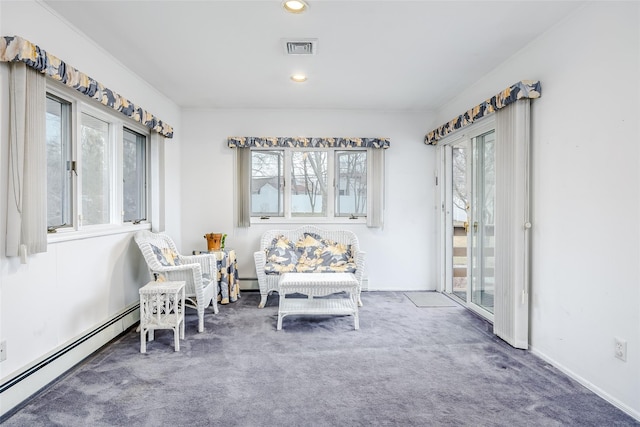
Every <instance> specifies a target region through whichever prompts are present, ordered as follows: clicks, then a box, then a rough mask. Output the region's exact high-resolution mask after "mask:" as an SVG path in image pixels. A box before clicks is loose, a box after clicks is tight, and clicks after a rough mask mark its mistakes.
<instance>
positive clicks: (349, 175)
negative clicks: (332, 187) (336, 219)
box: [336, 151, 367, 216]
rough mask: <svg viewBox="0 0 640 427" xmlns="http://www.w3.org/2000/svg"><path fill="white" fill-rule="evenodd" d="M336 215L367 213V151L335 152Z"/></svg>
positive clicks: (361, 214)
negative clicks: (336, 168)
mask: <svg viewBox="0 0 640 427" xmlns="http://www.w3.org/2000/svg"><path fill="white" fill-rule="evenodd" d="M336 157H337V163H338V176H337V186H338V188H337V194H336V200H337V203H336V204H337V206H336V216H352V215H353V216H366V214H367V152H366V151H348V152H347V151H339V152H338V153H337V156H336Z"/></svg>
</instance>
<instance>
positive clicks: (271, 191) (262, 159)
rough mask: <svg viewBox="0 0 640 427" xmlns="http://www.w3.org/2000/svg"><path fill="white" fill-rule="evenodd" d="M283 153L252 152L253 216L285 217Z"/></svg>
mask: <svg viewBox="0 0 640 427" xmlns="http://www.w3.org/2000/svg"><path fill="white" fill-rule="evenodd" d="M283 160H284V155H283V152H282V151H252V152H251V216H283V215H284V203H283V197H282V196H283V194H282V189H283V187H284V161H283Z"/></svg>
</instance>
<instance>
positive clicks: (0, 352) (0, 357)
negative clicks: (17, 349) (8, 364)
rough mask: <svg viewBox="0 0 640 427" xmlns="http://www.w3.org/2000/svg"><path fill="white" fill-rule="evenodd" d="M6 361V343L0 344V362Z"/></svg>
mask: <svg viewBox="0 0 640 427" xmlns="http://www.w3.org/2000/svg"><path fill="white" fill-rule="evenodd" d="M4 360H7V342H6V341H2V342H0V362H2V361H4Z"/></svg>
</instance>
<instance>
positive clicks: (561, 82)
mask: <svg viewBox="0 0 640 427" xmlns="http://www.w3.org/2000/svg"><path fill="white" fill-rule="evenodd" d="M639 18H640V5H639V4H638V3H635V2H626V3H613V2H602V3H593V4H589V5H587V6H585V7H583V8H581V9H579V10H578V11H577V12H576V13H574V14H573V15H571V16H570V17H568V18H567V19H566V20H565V21H564V22H561V23H560V24H559V25H557V26H556V27H554V28H553V29H551V30H550V31H548V32H547V33H545V34H544V35H542V36H541V37H540V38H539V39H537V40H536V41H535V42H533V43H532V44H530V45H529V46H528V47H526V48H525V49H524V50H523V51H521V52H520V53H519V54H518V55H516V56H514V57H512V58H511V59H510V60H508V61H507V62H505V63H504V64H501V65H500V66H499V67H498V68H497V69H495V70H494V71H493V72H492V73H491V74H489V75H487V76H485V77H483V78H482V79H480V80H479V81H478V82H477V84H475V85H474V86H473V87H470V88H468V89H467V90H465V91H464V92H463V93H462V94H461V95H460V96H459V97H457V98H456V99H454V100H453V101H451V102H450V103H449V104H448V105H446V106H445V107H444V108H442V109H441V111H439V112H438V120H437V122H438V123H444V122H446V121H448V120H449V119H451V118H453V117H455V116H457V115H458V114H459V113H461V112H462V111H465V110H466V109H468V108H469V107H471V106H473V105H476V104H478V103H479V102H480V101H482V100H484V99H486V98H489V97H490V96H492V95H494V94H496V93H498V92H499V91H500V90H502V89H504V88H506V87H508V86H509V85H511V84H512V83H514V82H516V81H519V80H523V79H538V80H540V81H541V83H542V97H541V98H540V99H539V100H535V101H533V103H532V150H533V172H532V173H533V248H532V249H533V253H532V262H533V269H532V285H531V321H530V328H531V334H530V336H531V347H532V349H533V351H534V352H536V353H537V354H539V355H541V356H542V357H543V358H545V359H547V360H549V361H551V362H552V363H553V364H554V365H556V366H558V367H560V368H561V369H563V370H565V371H566V372H567V373H569V374H571V375H573V376H574V377H575V378H578V379H579V380H580V381H582V382H583V383H584V384H585V385H587V386H589V387H590V388H592V389H593V390H594V391H596V392H598V393H599V394H601V395H602V396H604V397H606V398H608V399H609V400H610V401H612V402H614V403H615V404H617V405H618V406H620V407H622V408H623V409H625V410H626V411H627V412H629V413H631V414H633V415H634V416H635V417H636V418H640V285H639V283H640V272H639V268H640V267H639V265H640V263H639V261H640V251H639V247H640V246H639V243H638V242H639V238H640V232H639V231H640V230H639V225H638V219H639V218H640V209H639V205H640V172H639V171H640V156H639V155H640V151H639V148H638V144H639V143H640V131H639V124H638V123H639V117H640V107H639V104H640V90H639V88H640V86H639V84H638V79H639V76H640V67H639V55H640V44H639V40H640V38H639V28H640V19H639ZM614 337H620V338H623V339H625V340H627V342H628V359H627V362H622V361H620V360H618V359H615V358H614V356H613V354H614V351H613V349H614Z"/></svg>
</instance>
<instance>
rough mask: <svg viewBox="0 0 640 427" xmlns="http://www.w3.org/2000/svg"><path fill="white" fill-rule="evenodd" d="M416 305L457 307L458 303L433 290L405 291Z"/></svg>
mask: <svg viewBox="0 0 640 427" xmlns="http://www.w3.org/2000/svg"><path fill="white" fill-rule="evenodd" d="M404 294H405V295H406V296H407V298H409V299H410V300H411V302H413V303H414V304H415V305H416V307H459V306H460V304H458V303H456V302H455V301H453V300H452V299H451V298H449V297H447V296H446V295H443V294H441V293H440V292H435V291H420V292H405V293H404Z"/></svg>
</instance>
